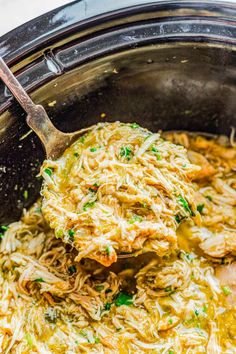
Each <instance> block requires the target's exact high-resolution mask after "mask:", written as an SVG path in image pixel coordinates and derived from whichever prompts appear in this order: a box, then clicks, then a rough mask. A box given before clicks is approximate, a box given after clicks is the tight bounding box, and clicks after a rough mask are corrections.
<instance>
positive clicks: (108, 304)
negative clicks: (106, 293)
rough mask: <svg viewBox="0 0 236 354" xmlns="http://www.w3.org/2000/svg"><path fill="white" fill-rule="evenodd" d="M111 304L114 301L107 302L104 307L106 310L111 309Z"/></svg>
mask: <svg viewBox="0 0 236 354" xmlns="http://www.w3.org/2000/svg"><path fill="white" fill-rule="evenodd" d="M111 305H112V302H107V303H106V304H105V306H104V309H105V310H106V311H110V309H111Z"/></svg>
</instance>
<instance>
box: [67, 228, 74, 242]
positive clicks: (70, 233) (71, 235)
mask: <svg viewBox="0 0 236 354" xmlns="http://www.w3.org/2000/svg"><path fill="white" fill-rule="evenodd" d="M68 235H69V237H70V239H71V240H74V235H75V231H74V230H72V229H70V230H68Z"/></svg>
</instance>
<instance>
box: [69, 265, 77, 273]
mask: <svg viewBox="0 0 236 354" xmlns="http://www.w3.org/2000/svg"><path fill="white" fill-rule="evenodd" d="M68 271H69V273H70V275H72V274H74V273H76V266H75V265H72V266H70V267H69V268H68Z"/></svg>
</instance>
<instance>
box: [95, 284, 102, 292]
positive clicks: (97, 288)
mask: <svg viewBox="0 0 236 354" xmlns="http://www.w3.org/2000/svg"><path fill="white" fill-rule="evenodd" d="M103 289H104V285H102V284H98V285H95V290H96V291H99V292H100V291H102V290H103Z"/></svg>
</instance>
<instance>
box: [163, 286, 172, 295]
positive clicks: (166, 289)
mask: <svg viewBox="0 0 236 354" xmlns="http://www.w3.org/2000/svg"><path fill="white" fill-rule="evenodd" d="M164 291H165V292H166V293H169V292H170V291H172V287H171V286H167V288H165V289H164Z"/></svg>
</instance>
